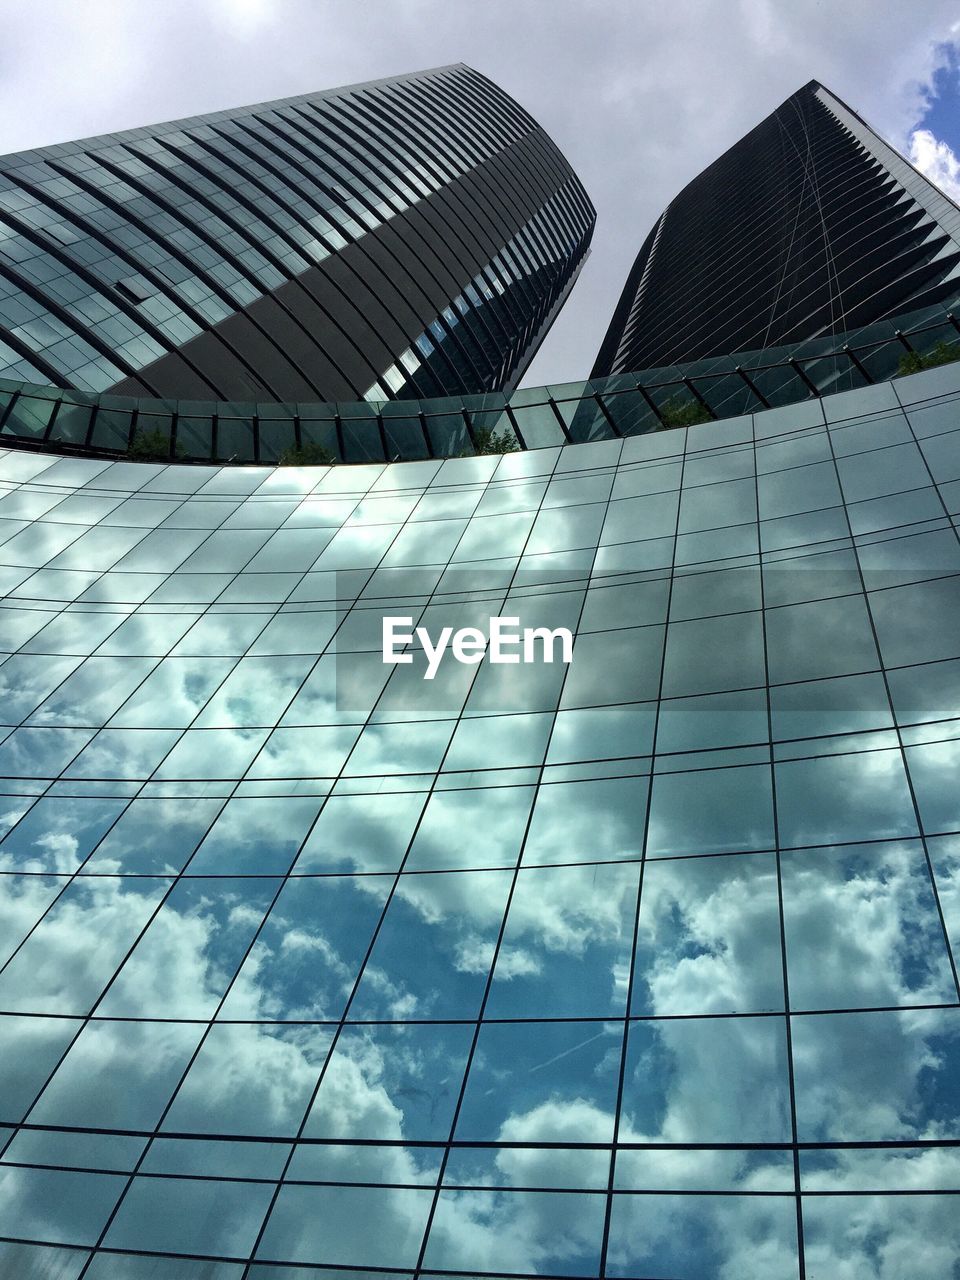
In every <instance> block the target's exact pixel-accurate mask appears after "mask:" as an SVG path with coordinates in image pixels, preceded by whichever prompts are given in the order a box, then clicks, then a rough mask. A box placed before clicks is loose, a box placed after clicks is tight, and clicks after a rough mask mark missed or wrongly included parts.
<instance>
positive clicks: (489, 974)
mask: <svg viewBox="0 0 960 1280" xmlns="http://www.w3.org/2000/svg"><path fill="white" fill-rule="evenodd" d="M607 502H608V506H609V502H611V499H609V497H608V499H607ZM531 527H532V525H531ZM662 660H663V659H662ZM660 678H662V672H660ZM768 716H769V704H768ZM448 748H449V744H448ZM544 768H545V758H544V763H541V765H540V771H541V773H543V769H544ZM531 812H532V810H531ZM421 818H422V810H421ZM646 820H648V823H649V812H648V819H646ZM529 823H530V814H529V815H527V827H529ZM518 867H520V863H517V869H518ZM515 878H516V872H515ZM384 910H385V909H384ZM381 919H383V915H381ZM504 924H506V913H504V916H503V920H502V927H500V928H502V931H503V927H504ZM378 928H379V925H378ZM781 931H782V922H781ZM781 936H782V932H781ZM634 964H635V961H634ZM361 972H362V970H361ZM492 974H493V969H490V970H489V973H488V987H489V980H490V978H492ZM631 982H632V977H631ZM228 989H229V988H228ZM628 1007H630V1006H628V1005H627V1016H628ZM759 1016H763V1015H759ZM326 1061H329V1052H328V1059H326ZM465 1082H466V1074H465ZM483 1146H488V1144H483ZM718 1146H722V1144H718ZM754 1146H756V1144H750V1147H751V1148H753V1147H754ZM804 1146H806V1144H804ZM844 1146H847V1144H844ZM910 1146H913V1144H910ZM172 1176H173V1175H172ZM527 1189H532V1188H527ZM552 1189H556V1188H552ZM568 1189H572V1188H568Z"/></svg>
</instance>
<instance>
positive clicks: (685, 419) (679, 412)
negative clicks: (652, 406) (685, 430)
mask: <svg viewBox="0 0 960 1280" xmlns="http://www.w3.org/2000/svg"><path fill="white" fill-rule="evenodd" d="M657 412H658V413H659V414H660V418H661V422H660V427H659V428H658V429H659V430H660V431H669V430H671V429H672V428H673V427H695V426H697V425H698V424H699V423H701V422H712V421H713V415H712V414H711V412H710V410H709V409H708V408H707V407H706V405H702V404H701V403H700V401H699V400H681V399H680V398H679V396H674V397H673V399H672V400H665V401H664V402H663V404H661V405H658V406H657Z"/></svg>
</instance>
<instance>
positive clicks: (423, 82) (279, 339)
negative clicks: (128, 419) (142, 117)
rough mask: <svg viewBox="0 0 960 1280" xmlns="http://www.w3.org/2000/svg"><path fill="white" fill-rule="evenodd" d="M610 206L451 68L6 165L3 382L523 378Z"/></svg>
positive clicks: (437, 382)
mask: <svg viewBox="0 0 960 1280" xmlns="http://www.w3.org/2000/svg"><path fill="white" fill-rule="evenodd" d="M594 219H595V214H594V210H593V206H592V205H591V203H590V201H589V199H588V198H587V195H586V193H585V192H584V190H583V187H582V186H581V184H580V182H579V181H578V179H577V177H576V175H575V174H574V173H573V171H572V170H571V168H570V166H569V165H568V164H567V162H566V160H565V159H564V158H563V156H562V155H561V154H560V152H559V151H558V149H557V147H556V146H555V145H554V143H553V142H552V141H551V140H550V138H549V137H548V136H547V135H546V133H544V131H543V130H542V129H541V128H540V127H539V125H538V124H537V123H536V121H535V120H533V119H532V118H531V117H530V115H529V114H528V113H527V112H526V111H524V110H523V108H522V107H520V106H519V104H518V103H516V102H514V101H513V100H512V99H511V98H510V97H508V96H507V94H505V93H504V92H503V90H502V89H500V88H498V87H497V86H496V85H495V84H493V83H492V82H491V81H490V80H488V79H487V78H486V77H485V76H482V75H480V74H479V73H478V72H476V71H474V70H472V68H470V67H466V66H463V65H457V66H451V67H441V68H438V69H436V70H432V71H426V72H420V73H417V74H413V75H406V76H396V77H393V78H390V79H386V80H377V81H374V82H372V83H369V84H363V85H353V86H350V87H348V88H344V89H333V90H327V91H323V92H319V93H312V94H307V95H304V96H301V97H298V98H287V99H283V100H281V101H278V102H266V103H261V104H259V105H257V106H251V107H245V108H241V109H238V110H232V111H221V112H215V113H212V114H210V115H205V116H198V117H195V118H193V119H189V120H177V121H174V122H172V123H170V124H164V125H157V126H154V127H151V128H142V129H130V130H127V131H126V132H123V133H116V134H110V135H108V136H106V137H100V138H88V139H86V140H84V141H82V142H71V143H65V144H63V145H60V146H53V147H45V148H43V149H42V150H39V151H31V152H25V153H22V154H19V155H11V156H6V157H4V158H2V159H0V376H6V377H10V378H21V379H24V380H27V381H31V382H37V383H51V384H53V385H54V386H59V387H70V388H75V389H79V390H86V391H95V392H103V391H112V392H114V393H116V394H120V395H124V396H143V395H146V396H160V397H177V398H182V399H194V400H197V399H199V400H204V399H206V400H209V399H219V400H224V401H237V400H242V401H248V400H254V401H256V400H273V401H297V400H307V401H311V400H312V401H319V400H362V399H364V398H365V397H366V398H369V399H374V400H385V399H390V398H392V397H394V396H441V395H447V394H464V393H471V392H481V391H498V390H502V389H504V388H508V389H509V388H512V387H513V386H515V385H516V383H517V381H518V379H519V377H520V375H521V374H522V372H523V370H524V369H525V368H526V366H527V364H528V363H529V362H530V360H531V359H532V357H533V355H534V353H535V351H536V349H537V347H538V345H539V343H540V340H541V339H542V337H543V335H544V333H545V332H546V330H547V329H548V328H549V326H550V323H551V321H552V320H553V317H554V315H555V313H556V310H557V308H558V307H559V306H560V304H561V303H562V302H563V299H564V298H565V296H566V294H567V292H568V290H569V288H570V286H571V285H572V283H573V281H574V279H575V278H576V275H577V272H578V271H579V269H580V267H581V265H582V263H583V260H584V257H585V255H586V253H587V250H588V246H589V242H590V235H591V232H592V229H593V223H594Z"/></svg>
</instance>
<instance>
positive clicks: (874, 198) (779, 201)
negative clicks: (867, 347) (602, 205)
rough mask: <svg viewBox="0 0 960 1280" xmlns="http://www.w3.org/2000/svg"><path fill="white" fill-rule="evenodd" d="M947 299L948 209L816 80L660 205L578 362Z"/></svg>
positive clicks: (956, 267)
mask: <svg viewBox="0 0 960 1280" xmlns="http://www.w3.org/2000/svg"><path fill="white" fill-rule="evenodd" d="M958 294H960V209H958V208H957V207H956V205H955V204H954V203H953V202H952V201H951V200H949V199H948V198H947V197H946V196H945V195H943V193H942V192H941V191H939V190H938V188H936V187H935V186H933V184H932V183H931V182H930V181H929V180H928V179H927V178H925V177H924V176H923V175H922V174H921V173H918V172H917V170H916V169H914V168H913V167H912V165H909V164H908V163H907V162H906V160H904V158H903V157H902V156H901V155H900V154H899V153H898V152H897V151H895V150H894V149H893V148H892V147H890V146H888V144H887V143H886V142H884V141H883V139H882V138H880V137H879V136H878V135H877V134H876V133H875V132H874V131H873V129H871V128H870V126H869V125H868V124H867V123H866V122H865V121H864V120H863V119H861V117H860V116H859V115H857V114H856V112H854V111H852V110H851V109H850V108H849V107H848V106H847V105H846V104H845V103H844V102H841V100H840V99H839V98H837V97H836V96H835V95H834V94H832V93H831V92H830V90H829V89H826V88H824V86H823V85H821V84H819V83H818V82H817V81H816V80H812V81H811V82H810V83H809V84H807V85H805V86H804V87H803V88H802V89H799V90H798V91H797V92H796V93H794V94H792V95H791V96H790V97H789V98H788V99H787V100H786V102H784V103H782V104H781V105H780V106H779V107H778V108H777V110H776V111H774V112H773V113H772V114H771V115H769V116H767V118H766V119H765V120H763V121H761V123H760V124H758V125H757V126H756V127H755V128H754V129H751V131H750V132H749V133H748V134H747V135H746V136H745V137H743V138H741V139H740V141H739V142H737V143H736V144H735V145H734V146H732V147H731V148H730V149H729V151H726V152H725V153H724V154H723V155H722V156H720V158H719V159H717V160H715V161H714V162H713V164H711V165H710V166H709V167H708V168H706V169H705V170H704V171H703V172H702V173H701V174H699V175H698V176H697V177H696V178H694V179H693V181H692V182H690V183H689V184H688V185H687V186H686V187H684V189H683V190H682V191H681V192H680V194H679V195H678V196H676V197H675V198H674V199H673V200H671V202H670V204H669V205H668V206H667V208H666V209H665V210H664V211H663V213H662V214H661V215H660V217H659V218H658V220H657V222H656V225H655V226H654V227H653V229H652V230H651V232H650V234H649V235H648V236H647V238H646V240H645V241H644V244H643V247H642V248H641V250H640V253H639V254H638V256H637V260H636V262H635V263H634V265H633V267H632V269H631V271H630V274H629V276H628V278H627V282H626V284H625V286H624V290H623V294H622V295H621V298H620V301H619V303H618V304H617V307H616V310H615V312H614V315H613V318H612V319H611V322H610V327H609V329H608V330H607V334H606V337H605V338H604V340H603V344H602V347H601V349H600V353H599V355H598V356H597V360H596V363H595V365H594V369H593V375H594V376H595V377H602V376H604V375H607V374H612V373H631V372H633V371H634V370H637V369H647V368H651V367H653V366H660V365H672V364H676V363H678V362H682V361H687V360H700V359H704V358H706V357H709V356H718V355H727V354H728V353H730V352H735V351H756V350H761V349H764V348H768V347H782V346H786V345H788V344H791V343H797V342H803V341H806V340H809V339H811V338H816V337H819V336H821V335H833V334H842V333H843V332H845V331H846V330H849V329H857V328H859V327H861V326H863V325H868V324H871V323H873V322H874V321H878V320H885V319H887V318H889V317H891V316H897V315H899V314H901V313H902V312H905V311H912V310H916V309H917V308H920V307H925V306H932V305H936V304H938V303H942V302H944V301H946V300H948V299H949V300H952V299H953V298H955V297H956V296H957V295H958Z"/></svg>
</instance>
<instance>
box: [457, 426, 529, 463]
mask: <svg viewBox="0 0 960 1280" xmlns="http://www.w3.org/2000/svg"><path fill="white" fill-rule="evenodd" d="M473 443H474V453H519V452H520V446H519V445H518V444H517V441H516V438H515V437H514V436H513V435H511V434H510V432H509V431H507V430H504V431H494V429H493V428H492V427H474V429H473ZM461 456H462V457H470V456H471V455H470V454H462V455H461Z"/></svg>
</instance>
